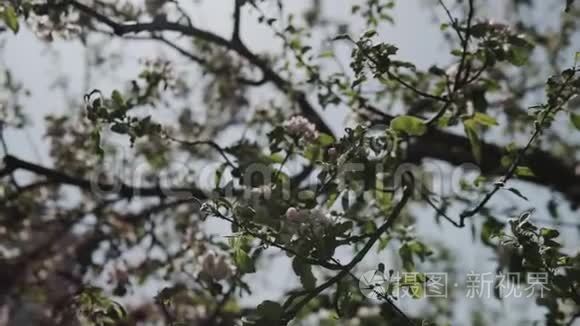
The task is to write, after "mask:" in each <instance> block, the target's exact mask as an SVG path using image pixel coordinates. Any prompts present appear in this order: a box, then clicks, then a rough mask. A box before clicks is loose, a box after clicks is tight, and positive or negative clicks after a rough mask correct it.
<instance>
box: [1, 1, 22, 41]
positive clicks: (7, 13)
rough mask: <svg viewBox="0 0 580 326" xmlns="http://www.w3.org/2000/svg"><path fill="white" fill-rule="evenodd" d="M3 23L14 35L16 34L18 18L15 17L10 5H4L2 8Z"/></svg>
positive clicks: (18, 26) (18, 27)
mask: <svg viewBox="0 0 580 326" xmlns="http://www.w3.org/2000/svg"><path fill="white" fill-rule="evenodd" d="M4 22H5V23H6V26H8V28H10V29H11V30H12V31H13V32H14V34H16V33H18V30H19V29H20V25H19V24H18V16H17V15H16V10H14V7H12V5H6V6H5V7H4Z"/></svg>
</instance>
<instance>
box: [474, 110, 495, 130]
mask: <svg viewBox="0 0 580 326" xmlns="http://www.w3.org/2000/svg"><path fill="white" fill-rule="evenodd" d="M473 120H475V121H476V122H477V123H479V124H481V125H484V126H489V127H493V126H497V125H499V124H498V123H497V120H496V119H495V118H494V117H490V116H489V115H487V114H485V113H481V112H476V113H475V115H474V116H473Z"/></svg>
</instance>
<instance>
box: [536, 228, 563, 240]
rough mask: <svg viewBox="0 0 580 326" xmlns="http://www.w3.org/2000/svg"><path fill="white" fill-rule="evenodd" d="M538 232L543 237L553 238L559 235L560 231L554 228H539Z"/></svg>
mask: <svg viewBox="0 0 580 326" xmlns="http://www.w3.org/2000/svg"><path fill="white" fill-rule="evenodd" d="M540 234H541V235H542V237H544V238H545V239H554V238H557V237H558V236H559V235H560V232H558V230H554V229H548V228H542V229H541V230H540Z"/></svg>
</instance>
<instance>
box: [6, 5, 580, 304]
mask: <svg viewBox="0 0 580 326" xmlns="http://www.w3.org/2000/svg"><path fill="white" fill-rule="evenodd" d="M435 2H436V1H431V0H429V1H426V0H404V1H403V0H400V1H397V5H396V7H395V9H394V13H393V16H394V17H395V19H396V22H397V24H396V25H395V26H381V28H380V29H379V30H378V32H379V35H380V37H381V39H382V40H384V41H385V42H388V43H393V44H396V45H397V46H398V47H399V55H400V57H402V58H405V59H407V60H409V61H412V62H414V63H415V64H416V65H417V67H418V68H419V69H427V68H428V67H429V66H430V65H432V64H434V63H437V64H438V65H440V66H446V65H448V64H450V63H451V61H450V56H449V55H448V51H449V48H448V47H447V46H446V45H445V43H444V41H443V39H442V37H441V34H440V32H439V29H438V28H437V27H435V28H434V27H433V23H434V22H435V19H436V18H437V19H442V18H443V17H444V16H443V14H444V12H443V11H442V10H435V11H433V10H425V8H424V7H425V6H426V4H432V3H435ZM286 3H287V5H289V6H291V10H294V11H297V12H299V11H300V10H301V9H302V8H303V7H304V1H302V0H293V1H287V2H286ZM323 3H324V4H325V7H324V11H325V12H326V13H327V14H328V15H329V16H331V17H333V18H335V19H338V20H340V19H342V20H346V21H348V20H350V19H352V18H351V13H350V6H351V4H352V3H353V1H347V0H333V1H323ZM490 3H494V4H495V5H493V6H492V7H494V8H495V9H493V10H491V11H490V12H489V13H487V15H488V17H491V18H494V19H497V20H501V19H502V16H503V15H504V12H503V9H502V8H503V6H501V0H494V1H490ZM231 9H232V1H229V0H228V1H225V0H219V1H207V0H206V1H201V2H200V4H199V5H196V7H195V9H191V13H192V18H193V23H194V24H195V25H196V26H199V27H203V28H206V29H209V30H211V31H214V32H216V33H218V34H220V35H228V34H229V33H230V30H231V23H232V22H231V19H230V15H231V12H230V11H231ZM540 14H541V11H540ZM244 15H245V16H246V18H245V19H244V20H243V22H244V24H243V25H242V34H243V35H244V41H245V42H246V44H248V45H249V47H250V48H251V49H252V50H255V51H267V50H269V49H272V48H279V42H278V41H276V40H275V39H274V38H273V37H272V34H271V33H270V32H269V31H268V30H267V29H266V28H264V27H262V26H260V25H258V24H257V23H255V21H256V19H257V15H256V14H255V13H253V12H250V11H247V12H245V13H244ZM358 28H359V29H360V24H359V26H358ZM4 34H6V33H4ZM353 34H354V35H356V34H357V30H356V24H355V29H354V32H353ZM1 38H2V39H5V40H6V44H5V50H4V52H3V53H4V57H3V58H0V64H6V65H7V66H8V67H10V69H11V70H12V71H13V73H14V75H15V76H16V78H18V79H19V80H21V81H22V82H23V84H24V85H26V86H27V87H29V88H30V90H31V93H32V95H31V97H30V98H29V99H28V100H27V101H26V103H25V107H26V112H27V113H28V114H29V117H30V118H31V127H29V128H27V129H26V130H24V131H15V132H14V131H11V132H8V133H7V135H6V136H7V141H8V144H9V149H10V151H11V153H12V154H14V155H17V156H19V157H21V158H23V159H27V160H31V161H34V162H41V163H42V164H44V165H50V159H49V157H48V153H47V150H46V148H47V147H46V145H47V144H46V142H45V141H44V140H43V134H44V130H43V116H44V115H45V114H47V113H54V112H61V113H65V112H67V110H70V105H68V104H67V102H66V97H65V94H62V93H61V92H60V91H59V90H57V89H54V88H53V87H51V85H53V83H54V82H55V77H57V76H58V75H59V74H61V73H62V72H64V73H65V75H66V77H67V78H66V80H65V81H66V82H67V83H68V85H69V93H68V95H73V96H77V98H78V99H79V100H80V99H82V95H83V94H85V93H86V92H87V91H89V90H90V89H93V88H98V89H101V90H102V91H103V93H104V94H109V93H110V92H111V91H112V90H113V89H115V88H122V87H124V86H125V84H124V83H125V82H126V81H125V80H123V78H122V77H123V76H132V75H135V74H136V72H138V69H139V59H140V58H142V57H143V56H144V55H149V54H155V53H158V52H162V53H164V54H165V55H168V56H175V54H174V53H172V52H171V50H168V49H166V48H163V47H161V46H159V45H158V44H153V43H148V42H143V41H132V42H128V44H121V43H114V44H113V47H112V49H113V50H111V52H117V53H121V54H122V55H123V56H124V57H125V58H126V61H125V63H124V64H123V65H121V66H120V67H118V69H116V70H115V74H112V75H111V74H108V75H105V76H95V75H94V73H91V76H90V77H91V80H92V82H91V85H87V84H86V81H85V80H86V73H87V72H86V71H85V60H86V58H87V53H86V51H85V50H84V48H83V47H82V45H81V44H80V43H79V42H76V41H74V42H71V41H63V40H57V41H55V42H54V43H52V44H51V45H50V46H47V45H46V44H42V43H40V42H39V41H38V40H37V39H36V38H35V36H34V35H33V34H32V33H31V32H30V31H29V30H28V29H26V28H23V29H22V31H21V32H20V33H19V35H18V37H11V36H8V37H7V36H6V35H4V36H2V37H1ZM340 57H341V58H343V60H344V62H348V61H347V60H348V57H349V52H348V50H347V49H345V50H344V51H343V53H341V54H340ZM119 76H120V77H119ZM257 96H259V94H258V95H257ZM76 109H78V110H82V109H83V108H82V106H81V105H80V102H79V106H78V107H73V108H72V110H76ZM68 112H69V113H70V111H68ZM322 116H323V117H324V118H325V120H326V121H328V122H329V123H330V125H331V126H332V128H333V129H334V130H335V131H337V132H338V133H340V132H342V130H343V126H344V122H345V119H346V118H347V114H346V110H345V109H330V110H327V111H325V112H322ZM524 189H525V190H526V195H527V196H528V197H529V198H530V203H536V202H544V201H545V200H546V198H549V193H548V192H547V191H546V190H541V189H534V188H531V187H528V186H524ZM514 200H515V199H514V198H511V197H509V196H498V197H497V198H496V199H494V200H493V201H492V202H491V203H490V204H491V205H494V204H496V205H504V204H506V203H510V202H513V201H514ZM522 207H526V205H523V206H522ZM413 210H414V211H416V212H418V213H419V214H418V215H419V216H420V221H419V223H418V226H417V232H418V234H420V237H424V238H426V239H431V240H433V241H440V242H442V243H445V244H446V245H448V246H451V247H452V248H454V250H453V255H454V257H455V259H456V261H457V262H458V266H459V267H460V268H459V269H460V270H462V271H464V272H465V273H468V272H469V271H476V270H481V266H482V263H483V264H485V263H486V262H487V261H488V260H489V259H491V258H492V255H491V254H490V253H489V252H487V251H486V250H484V249H483V247H482V245H481V244H477V243H473V242H472V238H471V233H470V232H469V231H468V229H455V228H453V227H451V226H446V225H442V226H439V225H437V224H435V222H434V221H433V218H432V216H433V212H432V211H431V210H430V209H429V208H428V207H426V206H424V207H414V208H413ZM540 212H542V210H541V209H540ZM457 213H458V212H457ZM216 228H217V229H219V228H220V226H218V227H216ZM574 232H575V231H574V230H571V231H570V233H569V234H568V235H567V234H564V235H565V236H567V237H566V239H575V238H577V233H574ZM575 235H576V236H575ZM448 239H453V240H452V241H449V240H448ZM568 244H571V245H573V246H576V247H577V245H578V243H577V242H574V241H572V242H571V243H570V242H568ZM459 249H460V250H459ZM395 254H396V251H395ZM379 260H380V261H392V260H393V253H392V252H390V251H385V252H383V253H381V254H380V255H376V254H373V255H372V256H371V257H369V258H368V259H365V260H364V261H363V263H362V265H363V267H361V268H360V270H361V271H364V270H365V267H364V266H367V267H368V269H373V266H376V262H377V261H379ZM268 265H270V266H273V267H272V268H273V271H271V270H267V272H265V273H262V274H257V275H255V276H251V277H254V278H255V279H259V280H260V281H259V282H260V283H261V287H262V289H261V291H259V294H258V295H256V296H255V297H254V301H255V303H258V302H260V301H261V300H264V299H276V298H277V296H279V295H280V293H281V291H282V290H283V289H284V288H288V287H289V286H291V285H295V284H296V280H295V277H294V276H293V273H292V272H291V268H290V267H289V264H288V262H287V261H285V260H284V259H279V258H277V259H275V260H273V261H272V262H268ZM487 269H489V270H485V271H483V272H492V271H493V270H492V269H491V268H488V267H487ZM149 291H155V289H149ZM510 304H511V306H510ZM523 305H524V306H525V304H523ZM413 306H415V305H414V304H413V303H412V302H411V303H407V302H404V303H403V307H402V308H403V309H412V307H413ZM491 306H493V309H495V310H497V311H498V312H499V313H502V312H503V313H506V312H509V311H510V310H520V309H524V311H525V310H526V309H527V308H525V307H520V306H522V301H518V302H513V303H508V304H507V306H501V305H498V304H491Z"/></svg>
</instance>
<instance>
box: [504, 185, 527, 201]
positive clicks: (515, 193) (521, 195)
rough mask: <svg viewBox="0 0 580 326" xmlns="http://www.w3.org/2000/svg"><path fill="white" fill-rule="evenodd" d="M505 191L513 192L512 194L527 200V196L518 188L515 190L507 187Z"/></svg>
mask: <svg viewBox="0 0 580 326" xmlns="http://www.w3.org/2000/svg"><path fill="white" fill-rule="evenodd" d="M507 191H509V192H511V193H513V194H514V195H516V196H518V197H520V198H522V199H524V200H525V201H528V197H526V196H524V195H523V194H522V193H521V192H520V191H519V190H517V189H516V188H507Z"/></svg>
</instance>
